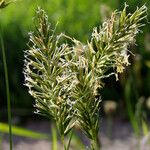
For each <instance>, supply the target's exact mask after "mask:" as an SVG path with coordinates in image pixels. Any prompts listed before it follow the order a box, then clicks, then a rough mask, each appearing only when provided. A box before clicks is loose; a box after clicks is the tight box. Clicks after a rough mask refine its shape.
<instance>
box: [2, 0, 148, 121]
mask: <svg viewBox="0 0 150 150" xmlns="http://www.w3.org/2000/svg"><path fill="white" fill-rule="evenodd" d="M124 2H125V1H123V0H18V1H17V2H16V3H13V4H11V5H9V6H8V7H7V8H6V9H4V10H0V26H1V28H2V30H3V39H4V43H5V49H6V57H7V65H8V73H9V82H10V93H11V101H12V104H11V105H12V116H13V117H14V116H18V117H21V118H24V117H25V118H27V116H30V115H32V114H33V113H32V112H33V111H34V109H33V104H34V101H33V99H32V98H31V97H30V95H29V94H28V91H27V88H26V87H25V86H24V85H23V84H24V76H23V73H22V72H23V64H24V50H25V49H27V46H26V43H27V42H28V32H29V31H32V30H33V17H34V14H35V10H36V8H37V6H41V7H42V8H43V9H45V11H46V12H47V13H48V16H49V20H50V22H51V23H52V25H55V24H56V23H57V22H58V26H57V32H58V33H60V32H64V33H66V34H67V35H69V36H73V37H75V38H77V39H79V40H80V41H82V42H86V41H87V40H88V39H89V37H90V35H91V33H92V29H93V27H96V26H99V25H101V24H102V22H103V21H104V20H106V19H107V18H108V17H110V15H111V12H112V11H114V10H115V9H119V10H122V9H123V7H124ZM126 2H127V4H128V5H129V7H128V11H129V12H132V11H134V10H135V9H136V7H137V6H139V7H140V6H142V5H143V4H145V3H146V6H147V7H148V21H150V1H149V0H129V1H128V0H127V1H126ZM148 21H147V20H145V24H146V26H145V27H143V28H142V30H143V33H141V34H139V35H138V37H137V42H136V43H137V44H138V45H131V47H130V48H129V49H132V51H133V53H134V54H135V55H136V56H135V57H133V56H131V57H130V59H131V60H130V61H131V63H132V65H131V66H129V67H128V68H127V69H126V71H125V73H124V74H122V75H120V81H119V82H116V81H115V77H111V78H110V79H109V80H108V79H107V80H106V81H105V83H106V86H105V88H104V89H103V90H102V92H101V94H102V99H103V100H114V101H116V102H117V103H118V105H119V108H118V111H121V113H119V114H122V115H123V116H127V113H126V110H125V107H126V103H125V99H126V98H127V96H126V94H128V98H129V100H130V101H131V105H132V106H133V109H135V105H136V103H137V102H138V100H139V99H140V97H144V99H145V102H144V103H145V104H146V100H147V98H148V97H149V96H150V24H149V23H148ZM127 86H128V87H130V91H129V92H128V93H126V88H125V87H127ZM144 107H145V109H146V111H147V112H148V113H149V111H148V108H147V107H146V105H144ZM122 108H123V109H122ZM6 115H7V105H6V93H5V80H4V68H3V62H2V52H1V51H0V119H2V120H7V119H6Z"/></svg>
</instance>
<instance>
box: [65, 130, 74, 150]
mask: <svg viewBox="0 0 150 150" xmlns="http://www.w3.org/2000/svg"><path fill="white" fill-rule="evenodd" d="M72 135H73V131H71V134H70V138H69V141H68V145H67V149H66V150H69V148H70V144H71V139H72Z"/></svg>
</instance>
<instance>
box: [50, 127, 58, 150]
mask: <svg viewBox="0 0 150 150" xmlns="http://www.w3.org/2000/svg"><path fill="white" fill-rule="evenodd" d="M51 132H52V150H57V131H56V128H55V126H54V125H52V127H51Z"/></svg>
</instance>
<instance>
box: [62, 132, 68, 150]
mask: <svg viewBox="0 0 150 150" xmlns="http://www.w3.org/2000/svg"><path fill="white" fill-rule="evenodd" d="M61 142H62V145H63V147H64V150H67V148H66V145H65V138H64V135H61Z"/></svg>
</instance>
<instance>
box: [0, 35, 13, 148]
mask: <svg viewBox="0 0 150 150" xmlns="http://www.w3.org/2000/svg"><path fill="white" fill-rule="evenodd" d="M0 40H1V48H2V55H3V64H4V73H5V83H6V95H7V112H8V123H9V146H10V150H12V121H11V102H10V92H9V81H8V72H7V63H6V55H5V48H4V42H3V38H2V36H1V37H0Z"/></svg>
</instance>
